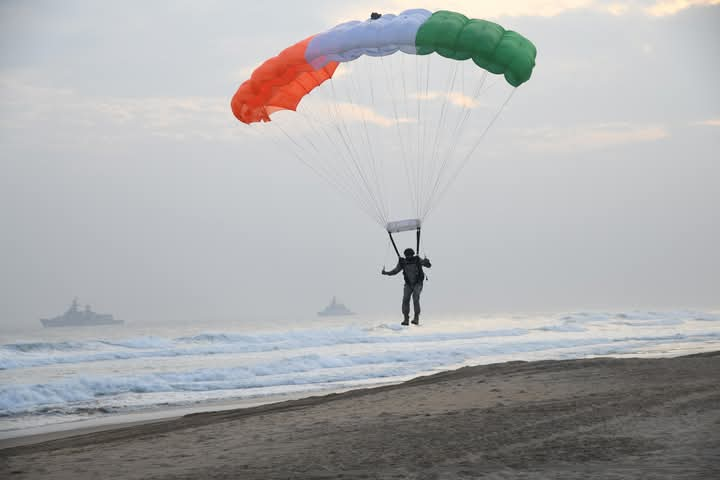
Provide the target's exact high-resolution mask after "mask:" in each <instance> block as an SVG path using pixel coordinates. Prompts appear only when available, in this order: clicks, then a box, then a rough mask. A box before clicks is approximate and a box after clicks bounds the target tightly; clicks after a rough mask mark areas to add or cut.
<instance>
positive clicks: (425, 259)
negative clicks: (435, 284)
mask: <svg viewBox="0 0 720 480" xmlns="http://www.w3.org/2000/svg"><path fill="white" fill-rule="evenodd" d="M420 265H422V266H423V267H426V268H430V267H432V264H431V263H430V260H428V259H427V257H425V258H423V259H422V260H420Z"/></svg>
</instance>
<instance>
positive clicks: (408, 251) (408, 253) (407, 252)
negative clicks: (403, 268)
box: [403, 248, 415, 258]
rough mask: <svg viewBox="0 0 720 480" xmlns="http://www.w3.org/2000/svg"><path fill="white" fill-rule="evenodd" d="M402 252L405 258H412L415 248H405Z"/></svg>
mask: <svg viewBox="0 0 720 480" xmlns="http://www.w3.org/2000/svg"><path fill="white" fill-rule="evenodd" d="M403 253H404V254H405V258H412V257H413V255H415V250H413V249H412V248H406V249H405V251H404V252H403Z"/></svg>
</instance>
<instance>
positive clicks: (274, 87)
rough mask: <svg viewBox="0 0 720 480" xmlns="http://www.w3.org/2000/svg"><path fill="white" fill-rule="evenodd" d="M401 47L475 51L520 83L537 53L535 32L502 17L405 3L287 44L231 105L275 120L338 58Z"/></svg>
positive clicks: (252, 118)
mask: <svg viewBox="0 0 720 480" xmlns="http://www.w3.org/2000/svg"><path fill="white" fill-rule="evenodd" d="M373 17H376V15H373ZM398 51H401V52H403V53H406V54H412V55H428V54H431V53H438V54H439V55H441V56H443V57H446V58H450V59H453V60H468V59H472V61H473V62H474V63H475V64H476V65H477V66H478V67H480V68H482V69H485V70H487V71H489V72H491V73H494V74H502V75H504V76H505V80H506V81H507V82H508V83H509V84H510V85H512V86H513V87H517V86H520V85H522V84H523V83H524V82H526V81H528V80H529V79H530V76H531V74H532V70H533V67H534V66H535V56H536V54H537V50H536V49H535V46H534V45H533V44H532V43H531V42H530V41H529V40H528V39H526V38H525V37H523V36H522V35H520V34H519V33H516V32H513V31H511V30H505V29H504V28H503V27H502V26H500V25H498V24H496V23H493V22H489V21H486V20H477V19H469V18H468V17H466V16H465V15H463V14H461V13H455V12H449V11H445V10H441V11H438V12H435V13H432V12H430V11H428V10H424V9H413V10H406V11H404V12H402V13H401V14H399V15H393V14H385V15H381V16H379V17H376V18H375V19H372V18H371V19H370V20H367V21H352V22H347V23H342V24H340V25H338V26H336V27H334V28H332V29H330V30H328V31H325V32H323V33H320V34H317V35H314V36H311V37H309V38H306V39H305V40H303V41H301V42H299V43H297V44H295V45H293V46H291V47H289V48H287V49H285V50H283V51H282V52H281V53H280V54H279V55H277V56H276V57H273V58H271V59H269V60H267V61H266V62H264V63H263V64H262V65H260V67H258V68H257V69H256V70H255V71H254V72H253V74H252V76H251V78H250V79H249V80H247V81H246V82H244V83H243V84H242V85H240V88H238V90H237V92H236V93H235V96H234V97H233V99H232V102H231V106H232V111H233V113H234V114H235V117H237V119H238V120H240V121H241V122H244V123H253V122H260V121H263V122H267V121H270V115H271V114H272V113H274V112H276V111H278V110H295V109H296V108H297V106H298V104H299V103H300V101H301V100H302V98H303V97H304V96H305V95H307V94H309V93H310V92H311V91H312V90H313V89H315V88H316V87H317V86H318V85H320V84H321V83H323V82H324V81H326V80H328V79H330V78H331V77H332V76H333V74H334V73H335V70H336V68H337V66H338V63H342V62H351V61H353V60H356V59H358V58H360V57H361V56H363V55H368V56H372V57H384V56H387V55H392V54H394V53H396V52H398Z"/></svg>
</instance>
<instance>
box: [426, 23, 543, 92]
mask: <svg viewBox="0 0 720 480" xmlns="http://www.w3.org/2000/svg"><path fill="white" fill-rule="evenodd" d="M415 47H416V48H417V53H418V55H428V54H430V53H433V52H437V53H438V54H439V55H442V56H443V57H446V58H451V59H454V60H467V59H470V58H472V60H473V62H475V64H476V65H477V66H478V67H480V68H484V69H485V70H487V71H489V72H492V73H495V74H498V75H500V74H503V75H505V80H507V82H508V83H509V84H510V85H512V86H513V87H518V86H520V85H522V84H523V83H525V82H527V81H528V80H529V79H530V76H531V75H532V70H533V67H534V66H535V57H536V55H537V49H536V48H535V45H533V44H532V42H531V41H530V40H528V39H527V38H525V37H523V36H522V35H520V34H519V33H517V32H513V31H512V30H505V29H504V28H503V27H501V26H500V25H498V24H497V23H493V22H488V21H486V20H477V19H470V18H468V17H466V16H465V15H463V14H461V13H456V12H449V11H446V10H440V11H438V12H435V13H433V14H432V16H430V18H429V19H428V20H427V21H426V22H425V23H424V24H423V25H422V26H421V27H420V29H419V30H418V33H417V36H416V37H415Z"/></svg>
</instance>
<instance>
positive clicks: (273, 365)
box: [0, 332, 720, 416]
mask: <svg viewBox="0 0 720 480" xmlns="http://www.w3.org/2000/svg"><path fill="white" fill-rule="evenodd" d="M717 338H720V333H718V332H708V333H706V334H699V335H681V334H674V335H665V336H661V335H648V336H632V337H625V338H611V337H602V338H575V339H559V338H554V339H545V340H542V339H539V340H532V341H530V340H520V339H517V340H514V341H508V342H504V343H496V342H492V341H488V342H480V341H477V342H471V343H459V344H458V343H454V344H446V343H437V342H426V343H422V344H416V345H414V346H413V348H405V349H400V350H398V349H394V350H393V349H391V350H386V351H379V352H364V353H355V354H348V353H337V351H335V353H330V352H329V353H326V354H319V353H312V354H303V355H290V356H285V357H283V358H275V359H269V360H265V361H257V363H255V364H252V365H226V366H223V367H218V368H202V369H195V370H189V371H172V372H157V373H148V374H140V375H120V376H114V375H109V376H77V377H74V378H72V379H69V380H62V381H53V382H47V383H41V384H14V385H3V386H0V415H5V416H8V415H18V414H26V413H33V412H38V411H39V409H46V410H47V409H52V408H65V407H67V406H70V407H72V408H97V407H98V404H103V405H107V404H108V403H109V399H110V398H113V397H117V396H121V395H124V394H136V395H143V394H154V393H179V392H213V393H212V394H213V395H218V394H219V392H227V391H242V392H244V393H247V391H248V390H251V389H263V388H270V387H280V389H281V390H287V389H289V388H291V387H293V386H298V385H317V384H340V383H343V382H345V383H347V382H353V381H359V380H376V381H378V382H379V381H382V380H387V379H391V378H397V377H402V376H413V375H418V374H422V373H423V372H429V371H433V370H438V369H447V368H451V367H453V366H457V365H460V364H463V362H469V361H473V362H478V361H479V360H480V359H482V358H484V357H498V356H516V355H527V354H529V353H539V352H545V353H546V354H547V353H548V352H553V354H552V355H553V357H554V358H558V357H560V358H563V356H564V357H565V358H573V357H578V356H585V355H609V354H623V353H633V352H635V351H638V350H641V349H644V348H646V347H648V346H653V345H657V344H659V343H663V342H677V341H681V342H705V341H708V340H711V339H717ZM236 394H237V395H240V394H239V393H236ZM164 401H165V402H167V401H168V400H167V399H166V398H165V399H164ZM93 402H94V403H93ZM120 406H122V405H120Z"/></svg>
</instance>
